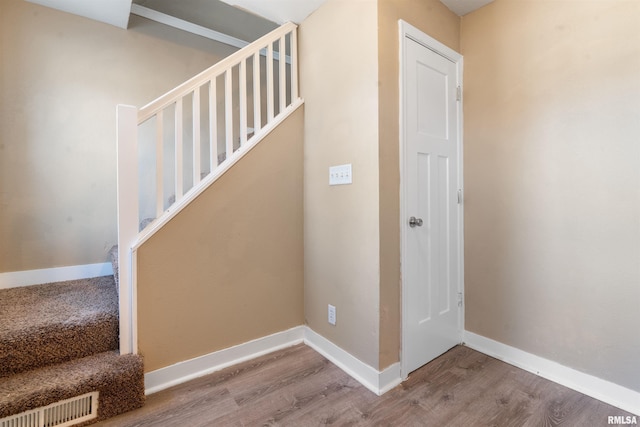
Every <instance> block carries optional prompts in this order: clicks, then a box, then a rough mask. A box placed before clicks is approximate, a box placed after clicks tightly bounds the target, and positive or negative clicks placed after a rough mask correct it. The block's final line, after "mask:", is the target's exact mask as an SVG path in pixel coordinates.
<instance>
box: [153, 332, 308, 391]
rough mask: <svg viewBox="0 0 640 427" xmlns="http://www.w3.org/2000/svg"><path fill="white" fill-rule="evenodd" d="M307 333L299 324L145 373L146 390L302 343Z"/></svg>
mask: <svg viewBox="0 0 640 427" xmlns="http://www.w3.org/2000/svg"><path fill="white" fill-rule="evenodd" d="M304 333H305V327H304V326H296V327H295V328H292V329H288V330H286V331H282V332H277V333H275V334H273V335H269V336H266V337H262V338H258V339H255V340H253V341H249V342H246V343H243V344H239V345H236V346H233V347H229V348H225V349H223V350H220V351H215V352H213V353H209V354H206V355H204V356H200V357H196V358H194V359H190V360H186V361H184V362H179V363H176V364H175V365H171V366H167V367H165V368H160V369H158V370H155V371H152V372H149V373H146V374H145V375H144V384H145V393H146V394H152V393H156V392H158V391H160V390H164V389H166V388H169V387H172V386H174V385H178V384H181V383H184V382H186V381H189V380H192V379H195V378H198V377H202V376H204V375H208V374H211V373H213V372H216V371H219V370H221V369H224V368H226V367H229V366H232V365H236V364H238V363H241V362H245V361H247V360H251V359H255V358H256V357H259V356H262V355H264V354H268V353H271V352H274V351H276V350H280V349H283V348H286V347H291V346H293V345H296V344H300V343H302V342H303V341H304Z"/></svg>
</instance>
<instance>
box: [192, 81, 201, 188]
mask: <svg viewBox="0 0 640 427" xmlns="http://www.w3.org/2000/svg"><path fill="white" fill-rule="evenodd" d="M191 113H192V114H193V186H194V187H195V186H196V184H198V183H199V182H200V150H201V147H200V87H197V88H196V89H195V90H194V91H193V108H192V112H191Z"/></svg>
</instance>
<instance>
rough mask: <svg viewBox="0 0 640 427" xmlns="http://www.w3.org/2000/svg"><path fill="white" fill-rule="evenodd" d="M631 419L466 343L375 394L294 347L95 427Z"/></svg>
mask: <svg viewBox="0 0 640 427" xmlns="http://www.w3.org/2000/svg"><path fill="white" fill-rule="evenodd" d="M630 415H632V414H629V413H627V412H625V411H622V410H620V409H617V408H614V407H612V406H610V405H607V404H605V403H602V402H600V401H597V400H595V399H592V398H590V397H588V396H585V395H583V394H580V393H578V392H576V391H573V390H570V389H568V388H566V387H563V386H561V385H559V384H555V383H553V382H551V381H547V380H545V379H543V378H541V377H539V376H536V375H534V374H531V373H529V372H526V371H523V370H521V369H518V368H515V367H513V366H511V365H508V364H506V363H503V362H501V361H499V360H496V359H494V358H491V357H489V356H486V355H484V354H482V353H479V352H477V351H474V350H471V349H470V348H467V347H464V346H458V347H455V348H453V349H452V350H450V351H449V352H447V353H445V354H444V355H442V356H441V357H439V358H437V359H435V360H433V361H432V362H430V363H428V364H427V365H425V366H423V367H422V368H420V369H418V370H416V371H415V372H413V373H412V374H411V375H409V378H408V379H407V380H406V381H405V382H403V383H402V384H400V385H399V386H398V387H396V388H394V389H393V390H391V391H389V392H387V393H386V394H384V395H383V396H376V395H375V394H374V393H372V392H371V391H369V390H368V389H366V388H365V387H364V386H362V385H361V384H359V383H358V382H357V381H355V380H354V379H353V378H351V377H350V376H349V375H347V374H346V373H345V372H343V371H342V370H341V369H339V368H338V367H336V366H335V365H333V364H332V363H330V362H329V361H328V360H326V359H325V358H324V357H322V356H321V355H320V354H318V353H316V352H315V351H314V350H313V349H311V348H309V347H307V346H305V345H302V344H301V345H298V346H294V347H290V348H287V349H284V350H281V351H278V352H275V353H272V354H269V355H265V356H262V357H259V358H257V359H254V360H251V361H248V362H245V363H242V364H239V365H237V366H233V367H230V368H227V369H224V370H222V371H220V372H216V373H214V374H211V375H208V376H205V377H202V378H198V379H195V380H193V381H190V382H188V383H185V384H181V385H178V386H176V387H172V388H170V389H167V390H164V391H161V392H158V393H156V394H153V395H151V396H149V398H148V400H147V404H146V405H145V407H143V408H141V409H139V410H136V411H132V412H129V413H127V414H123V415H120V416H118V417H115V418H113V419H111V420H107V421H103V422H101V423H98V424H97V426H99V427H115V426H118V427H146V426H159V427H173V426H189V427H192V426H196V427H198V426H225V427H226V426H296V427H298V426H302V427H305V426H325V425H337V426H403V427H404V426H407V427H412V426H416V427H425V426H426V427H428V426H436V427H442V426H464V427H466V426H500V427H503V426H514V427H516V426H517V427H520V426H529V427H533V426H536V427H538V426H606V425H608V424H607V421H608V418H607V417H608V416H630Z"/></svg>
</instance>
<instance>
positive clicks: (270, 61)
mask: <svg viewBox="0 0 640 427" xmlns="http://www.w3.org/2000/svg"><path fill="white" fill-rule="evenodd" d="M266 61H267V123H269V122H270V121H271V120H273V43H272V42H269V44H268V45H267V58H266Z"/></svg>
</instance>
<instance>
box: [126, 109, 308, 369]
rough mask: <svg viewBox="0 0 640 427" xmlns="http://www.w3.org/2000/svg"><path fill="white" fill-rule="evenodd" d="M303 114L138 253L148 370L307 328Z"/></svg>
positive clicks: (142, 342) (143, 349)
mask: <svg viewBox="0 0 640 427" xmlns="http://www.w3.org/2000/svg"><path fill="white" fill-rule="evenodd" d="M303 116H304V114H303V109H299V110H297V111H296V112H295V113H294V115H292V116H291V117H289V118H288V119H287V120H286V121H285V122H284V123H283V124H282V125H281V126H279V127H278V128H277V129H276V130H275V131H274V132H273V133H272V134H270V135H269V136H268V137H267V138H266V139H265V140H263V141H262V142H261V143H260V144H259V145H258V146H256V147H255V148H254V149H253V150H252V151H251V152H249V153H248V154H247V155H246V157H244V158H243V159H242V160H241V161H240V162H238V163H237V164H236V165H234V166H233V167H232V168H231V169H230V170H229V171H228V172H227V173H225V174H224V175H223V176H222V177H221V178H220V179H219V180H218V181H217V182H216V183H214V184H213V185H212V186H211V187H209V189H207V190H206V191H205V192H204V193H203V194H202V195H201V196H200V197H198V198H197V199H196V200H195V201H194V202H193V203H192V204H190V205H189V206H188V207H187V208H185V209H184V210H183V211H182V212H181V213H180V214H179V215H178V216H176V217H175V218H174V219H173V220H171V221H170V222H169V223H168V224H167V225H166V226H165V227H164V228H163V229H162V230H161V231H160V232H158V233H157V234H156V235H154V236H153V237H152V238H151V239H150V240H148V241H147V242H146V243H145V244H144V245H143V246H142V247H141V248H140V249H139V251H138V301H139V302H138V322H139V323H138V327H139V330H138V333H139V347H140V351H141V353H142V354H143V355H144V357H145V371H146V372H149V371H153V370H156V369H159V368H162V367H165V366H169V365H172V364H174V363H177V362H180V361H184V360H188V359H191V358H194V357H197V356H201V355H204V354H208V353H211V352H213V351H217V350H221V349H224V348H227V347H230V346H233V345H236V344H241V343H244V342H247V341H250V340H252V339H256V338H260V337H263V336H266V335H270V334H273V333H276V332H279V331H283V330H286V329H289V328H292V327H295V326H299V325H301V324H303V300H302V298H303V296H302V294H303V270H302V262H303V239H302V223H303V219H302V150H303V144H302V138H303V134H302V127H303Z"/></svg>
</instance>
